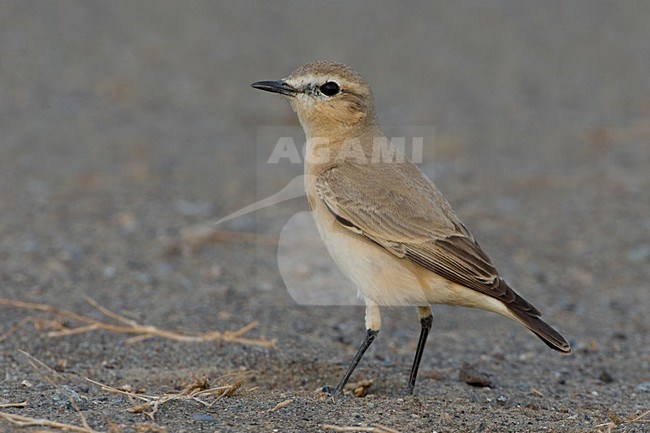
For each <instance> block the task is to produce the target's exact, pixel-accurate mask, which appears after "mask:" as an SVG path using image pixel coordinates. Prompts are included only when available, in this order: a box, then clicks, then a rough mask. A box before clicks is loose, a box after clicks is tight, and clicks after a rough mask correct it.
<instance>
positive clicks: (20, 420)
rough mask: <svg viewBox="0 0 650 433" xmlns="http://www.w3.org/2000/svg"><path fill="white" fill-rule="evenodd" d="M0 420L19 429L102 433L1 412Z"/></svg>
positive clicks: (86, 428) (88, 428)
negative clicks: (46, 428) (51, 429)
mask: <svg viewBox="0 0 650 433" xmlns="http://www.w3.org/2000/svg"><path fill="white" fill-rule="evenodd" d="M0 419H2V420H5V421H8V422H10V423H12V424H14V425H17V426H19V427H49V428H53V429H58V430H66V431H74V432H81V433H100V432H98V431H97V430H93V429H91V428H90V427H86V426H84V427H80V426H76V425H73V424H65V423H61V422H56V421H50V420H48V419H38V418H31V417H28V416H22V415H16V414H13V413H7V412H0Z"/></svg>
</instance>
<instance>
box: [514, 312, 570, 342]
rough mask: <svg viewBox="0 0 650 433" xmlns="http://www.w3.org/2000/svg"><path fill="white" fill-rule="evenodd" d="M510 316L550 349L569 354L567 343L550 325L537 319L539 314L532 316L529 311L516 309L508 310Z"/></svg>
mask: <svg viewBox="0 0 650 433" xmlns="http://www.w3.org/2000/svg"><path fill="white" fill-rule="evenodd" d="M510 311H511V312H512V314H513V315H514V316H515V317H516V318H517V319H518V320H519V321H520V322H521V323H522V324H523V325H524V326H525V327H526V328H528V329H530V330H531V331H533V332H534V333H535V335H537V336H538V337H539V338H541V339H542V341H543V342H544V343H546V345H547V346H548V347H550V348H551V349H555V350H557V351H558V352H563V353H570V352H571V346H569V343H567V341H566V340H565V339H564V337H562V336H561V335H560V333H559V332H557V331H556V330H555V329H553V328H552V327H551V326H550V325H548V324H547V323H546V322H544V321H543V320H542V319H540V318H539V314H534V313H533V312H531V311H525V310H520V309H518V308H516V307H515V308H510Z"/></svg>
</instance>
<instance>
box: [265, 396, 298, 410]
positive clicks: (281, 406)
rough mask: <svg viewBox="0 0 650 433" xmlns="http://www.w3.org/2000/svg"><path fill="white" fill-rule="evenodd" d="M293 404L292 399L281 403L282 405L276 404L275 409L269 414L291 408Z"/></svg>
mask: <svg viewBox="0 0 650 433" xmlns="http://www.w3.org/2000/svg"><path fill="white" fill-rule="evenodd" d="M291 403H293V400H292V399H289V400H285V401H281V402H280V403H278V404H276V405H275V406H274V407H273V408H271V409H269V410H268V411H267V412H275V411H276V410H278V409H282V408H283V407H287V406H289V405H290V404H291Z"/></svg>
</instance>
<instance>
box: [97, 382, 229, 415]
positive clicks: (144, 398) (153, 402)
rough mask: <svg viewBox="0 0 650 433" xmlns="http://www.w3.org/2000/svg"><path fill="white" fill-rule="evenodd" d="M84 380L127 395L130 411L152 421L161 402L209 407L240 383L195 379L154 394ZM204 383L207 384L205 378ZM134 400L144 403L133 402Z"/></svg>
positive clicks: (115, 392)
mask: <svg viewBox="0 0 650 433" xmlns="http://www.w3.org/2000/svg"><path fill="white" fill-rule="evenodd" d="M86 380H87V381H88V382H90V383H92V384H94V385H97V386H99V387H101V389H102V390H103V391H107V392H111V393H114V394H122V395H125V396H127V397H129V399H130V400H131V404H133V406H132V407H131V409H129V411H130V412H132V413H143V414H145V415H147V416H148V417H149V419H151V420H152V421H154V418H155V415H156V412H158V408H159V407H160V405H162V404H163V403H166V402H168V401H172V400H185V401H187V400H192V401H195V402H197V403H200V404H202V405H203V406H206V407H210V406H212V405H213V404H214V402H216V401H218V400H220V399H222V398H226V397H232V396H233V395H234V393H235V392H236V391H237V390H238V389H239V388H240V387H241V384H242V382H241V380H238V381H236V382H235V383H232V384H229V385H223V386H217V387H213V388H205V387H204V386H203V385H201V384H198V383H197V381H196V380H195V382H194V383H192V384H190V385H189V386H187V387H186V388H185V389H184V390H182V391H180V392H171V393H166V394H163V395H162V396H156V395H147V394H141V393H136V392H132V391H127V390H124V389H119V388H114V387H112V386H110V385H106V384H103V383H101V382H97V381H94V380H92V379H88V378H86ZM204 383H205V385H207V380H206V381H205V382H204ZM197 385H198V386H197ZM204 397H214V400H213V401H212V402H208V401H205V400H204V399H203V398H204ZM136 400H139V401H141V402H144V403H139V404H134V402H135V401H136Z"/></svg>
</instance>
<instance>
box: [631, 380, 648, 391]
mask: <svg viewBox="0 0 650 433" xmlns="http://www.w3.org/2000/svg"><path fill="white" fill-rule="evenodd" d="M634 389H636V390H637V391H640V392H650V382H641V383H640V384H638V385H637V386H636V387H635V388H634Z"/></svg>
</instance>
